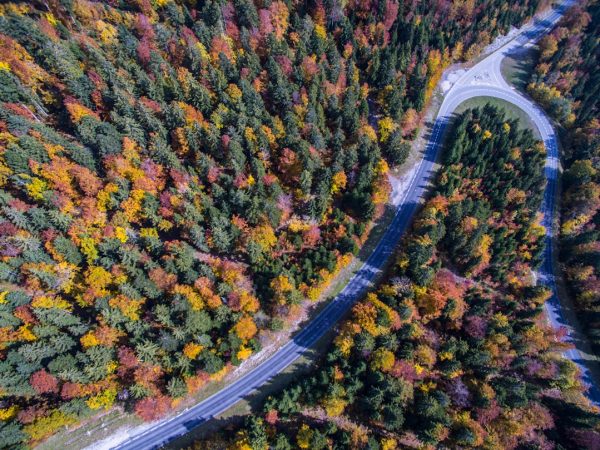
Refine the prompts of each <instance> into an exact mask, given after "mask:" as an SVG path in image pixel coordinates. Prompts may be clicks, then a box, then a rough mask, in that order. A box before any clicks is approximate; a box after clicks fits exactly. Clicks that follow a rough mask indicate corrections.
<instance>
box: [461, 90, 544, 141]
mask: <svg viewBox="0 0 600 450" xmlns="http://www.w3.org/2000/svg"><path fill="white" fill-rule="evenodd" d="M486 104H490V105H492V106H495V107H498V108H502V109H503V110H504V111H505V114H506V116H507V117H508V118H509V119H516V120H518V121H519V124H520V125H521V126H522V127H525V128H527V129H530V130H531V131H532V132H533V135H534V136H536V137H537V138H539V137H540V133H539V132H538V129H537V128H536V126H535V124H534V123H533V121H532V120H531V119H530V118H529V116H528V115H527V114H526V113H525V111H523V110H522V109H521V108H519V107H517V106H515V105H513V104H512V103H509V102H507V101H506V100H501V99H498V98H495V97H474V98H470V99H469V100H467V101H465V102H464V103H461V104H460V105H459V106H458V108H456V111H455V112H456V113H457V114H460V113H462V112H464V111H466V110H467V109H471V108H478V107H481V106H485V105H486Z"/></svg>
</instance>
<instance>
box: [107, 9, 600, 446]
mask: <svg viewBox="0 0 600 450" xmlns="http://www.w3.org/2000/svg"><path fill="white" fill-rule="evenodd" d="M573 2H574V0H568V1H564V2H562V3H560V4H559V6H558V7H556V8H554V9H552V10H550V11H548V12H547V13H545V14H543V15H542V16H541V17H538V18H537V19H535V20H534V21H532V22H530V23H529V24H528V25H526V26H524V27H523V28H521V30H519V32H518V33H517V34H516V35H515V37H514V39H512V40H511V41H510V42H508V43H507V44H505V45H504V46H502V47H500V48H498V49H497V50H495V51H494V52H493V53H491V54H490V55H488V56H487V57H485V58H484V59H483V60H481V61H480V62H479V63H477V64H476V65H474V66H473V67H472V68H471V69H469V70H468V71H466V72H465V73H464V74H463V75H462V76H461V77H460V78H459V79H458V80H457V81H456V82H455V83H454V85H453V86H452V87H451V88H450V89H449V90H448V92H447V93H446V95H445V98H444V101H443V103H442V106H441V108H440V111H439V112H438V116H437V118H436V120H435V123H434V126H433V129H432V132H431V136H430V138H429V142H428V144H427V147H426V149H425V151H424V155H423V158H422V159H421V160H420V161H419V162H418V165H417V168H416V170H415V171H414V172H413V177H412V179H411V180H410V184H409V186H408V188H407V189H406V192H405V194H404V198H403V199H402V201H401V202H400V203H399V206H398V208H397V211H396V214H395V216H394V218H393V221H392V223H391V224H390V225H389V227H388V228H387V230H386V232H385V234H384V236H383V237H382V238H381V241H380V242H379V244H378V245H377V247H376V248H375V250H374V251H373V253H372V254H371V255H370V256H369V258H368V259H367V261H366V262H365V263H364V264H363V266H362V267H361V268H360V269H359V271H358V272H357V273H356V274H355V275H354V276H353V277H352V279H351V280H350V281H349V283H348V284H347V285H346V287H345V288H344V289H343V290H342V292H341V293H340V294H338V295H337V296H336V297H335V298H334V299H333V300H332V301H331V302H330V303H329V304H328V305H327V306H326V307H325V308H324V309H323V310H322V311H321V312H320V313H319V315H318V316H317V317H315V319H314V320H312V321H311V322H310V323H309V324H308V325H307V326H306V327H305V328H304V329H303V330H302V331H300V332H299V333H298V334H297V335H296V336H295V337H294V338H293V339H292V340H291V341H289V342H288V343H287V344H285V345H284V346H283V347H281V348H280V349H279V350H278V351H277V352H276V353H274V354H273V355H272V356H271V357H270V358H268V359H267V360H265V361H264V362H262V363H261V364H260V365H258V366H257V367H255V368H254V369H253V370H252V371H250V372H248V373H247V374H245V375H244V376H242V377H241V378H239V379H238V380H236V381H235V382H233V383H231V384H230V385H228V386H227V387H225V388H223V389H222V390H221V391H219V392H217V393H216V394H214V395H213V396H211V397H209V398H207V399H206V400H204V401H202V402H200V403H198V404H196V405H195V406H193V407H191V408H189V409H187V410H185V411H183V412H181V413H180V414H178V415H176V416H173V417H171V418H168V419H165V420H163V421H160V422H157V423H156V424H155V425H154V426H153V427H151V428H149V429H147V430H145V431H143V432H140V433H137V434H134V435H133V436H131V437H129V439H127V440H126V441H124V442H122V443H121V444H120V445H118V446H117V447H115V448H117V449H122V450H141V449H150V448H157V447H160V446H162V445H165V444H167V443H168V442H170V441H172V440H174V439H176V438H178V437H180V436H182V435H184V434H186V433H188V432H189V431H190V430H191V429H193V428H195V427H196V426H198V425H200V424H201V423H203V422H206V421H208V420H210V419H211V418H213V417H215V416H218V415H219V414H221V413H222V412H224V411H225V410H227V409H228V408H230V407H231V406H233V405H234V404H235V403H237V402H238V401H239V400H241V399H242V398H244V397H246V396H248V395H249V394H250V393H252V392H253V391H255V390H256V389H258V388H259V387H261V386H262V385H263V384H265V383H266V382H268V381H269V380H270V379H271V378H273V377H274V376H276V375H277V374H279V373H280V372H281V371H283V370H284V369H285V368H286V367H288V366H289V365H290V364H291V363H293V362H294V361H295V360H296V359H297V358H298V357H300V355H302V354H303V353H304V352H305V351H306V350H307V349H308V348H310V347H311V345H312V344H314V343H315V342H316V341H317V340H318V339H319V338H320V337H321V336H323V334H324V333H325V332H326V331H327V330H328V329H329V328H331V327H332V326H333V325H335V323H336V322H338V320H340V319H341V317H342V316H343V315H344V314H345V313H346V312H347V311H348V310H349V308H350V307H351V306H352V305H353V304H354V303H355V302H356V301H357V300H358V299H360V298H361V297H362V296H363V295H364V294H365V292H366V290H367V289H368V288H369V286H370V285H371V282H372V280H373V278H374V277H375V276H376V275H377V273H378V272H379V271H380V270H381V269H382V268H383V266H384V265H385V263H386V261H387V260H388V258H389V257H390V256H391V254H392V252H393V251H394V249H395V247H396V245H397V244H398V242H399V240H400V238H401V236H402V234H403V233H404V232H405V231H406V229H407V227H408V225H409V224H410V221H411V219H412V217H413V215H414V213H415V210H416V209H417V207H418V205H419V202H420V200H421V199H422V197H423V194H424V191H425V189H426V187H427V185H428V182H429V180H430V179H431V176H432V174H433V172H434V163H435V160H436V158H437V155H438V152H439V150H440V148H441V141H442V136H443V133H444V130H445V128H446V126H447V124H448V122H449V120H450V119H451V116H452V114H453V112H454V111H455V109H456V108H457V107H458V106H459V105H460V104H461V103H463V102H464V101H465V100H468V99H469V98H473V97H480V96H485V97H496V98H500V99H502V100H506V101H508V102H510V103H513V104H514V105H516V106H518V107H519V108H521V109H522V110H523V111H525V112H526V113H527V114H528V115H529V116H530V117H531V119H532V121H533V122H534V124H535V125H536V127H537V128H538V130H539V132H540V135H541V138H542V140H543V141H544V143H545V145H546V149H547V162H546V169H545V171H546V177H547V180H548V183H547V187H546V191H545V194H544V199H543V204H542V209H541V211H542V212H543V214H544V222H543V225H544V226H545V227H546V250H545V254H544V262H543V265H542V267H541V269H540V272H539V278H538V279H539V280H540V282H541V283H544V284H545V285H547V286H548V287H549V288H551V290H552V292H553V296H552V298H551V299H550V300H549V301H548V302H547V304H546V310H547V316H548V319H549V321H550V323H551V324H552V326H554V327H556V328H558V327H566V328H567V331H568V333H567V339H569V338H570V336H572V335H573V334H574V331H573V329H572V328H571V327H570V326H569V325H568V323H567V321H566V320H565V318H564V313H563V308H561V304H560V301H559V298H558V294H557V287H556V283H555V278H554V266H553V246H552V243H553V227H552V221H553V216H554V209H555V197H556V190H557V181H558V162H559V161H558V145H557V137H556V134H555V133H554V131H553V129H552V126H551V125H550V122H549V120H548V119H547V117H546V116H545V114H544V113H543V111H542V110H541V109H540V108H539V107H537V106H536V105H535V104H533V103H532V102H531V101H529V100H528V99H527V98H525V97H524V96H522V95H521V94H519V93H518V92H517V91H516V90H515V89H514V88H512V87H511V86H509V85H508V83H507V82H506V81H505V80H504V79H503V78H502V75H501V73H500V64H501V61H502V59H503V58H504V57H505V56H506V55H507V54H508V53H510V52H512V51H514V50H516V49H518V48H520V47H523V46H524V45H526V44H527V43H529V42H531V41H534V40H536V39H538V38H539V37H540V36H542V35H543V34H544V33H546V32H547V31H548V30H549V29H550V28H551V27H552V26H553V25H554V24H555V23H556V22H557V21H558V20H559V19H560V17H561V16H562V14H563V13H564V10H565V9H566V8H567V7H568V6H570V5H571V4H572V3H573ZM565 357H567V358H569V359H571V360H573V361H574V362H575V363H576V364H578V365H579V367H580V368H581V371H582V373H583V378H584V380H585V381H586V383H587V384H589V385H590V389H589V391H588V397H589V398H590V400H591V401H592V402H593V403H595V404H597V405H599V404H600V391H599V390H598V388H597V387H596V385H595V384H593V383H592V382H591V375H590V372H589V370H588V368H587V366H586V365H584V363H583V358H582V355H581V354H580V352H579V350H577V349H575V348H574V349H571V350H568V351H567V352H565ZM132 432H133V433H134V432H135V431H134V430H132Z"/></svg>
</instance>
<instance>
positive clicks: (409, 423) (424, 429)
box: [194, 105, 600, 450]
mask: <svg viewBox="0 0 600 450" xmlns="http://www.w3.org/2000/svg"><path fill="white" fill-rule="evenodd" d="M544 157H545V149H544V147H543V145H542V144H541V142H539V141H536V140H535V139H534V138H533V136H532V133H531V131H529V130H523V129H521V128H520V127H519V124H518V123H517V122H516V121H515V120H508V119H507V118H506V116H505V115H504V112H503V110H501V109H497V108H495V107H492V106H489V105H488V106H485V107H482V108H479V109H471V110H467V111H465V112H464V113H463V114H462V115H460V116H459V117H458V118H457V119H456V122H455V123H454V125H453V126H452V129H451V131H450V132H449V137H448V142H447V144H446V149H445V153H444V157H443V159H444V160H443V168H442V169H441V171H440V173H439V175H438V178H437V181H436V184H435V187H434V192H433V193H432V195H431V197H430V198H429V200H428V201H427V203H426V204H425V205H424V207H423V209H422V210H421V211H420V212H419V213H418V215H417V217H416V219H415V222H414V223H413V225H412V229H411V231H410V232H409V233H408V235H407V236H406V237H405V238H404V241H403V244H402V246H401V248H400V252H399V255H398V258H397V261H396V262H395V264H394V266H393V268H391V270H390V272H389V273H388V274H387V277H386V280H385V281H384V282H383V284H382V285H380V286H379V287H378V288H377V289H376V290H375V291H373V292H371V293H369V294H368V295H367V297H366V298H365V299H364V300H362V301H361V302H359V303H358V304H356V305H355V306H354V308H353V310H352V313H351V316H350V317H349V318H348V319H347V320H346V321H345V322H344V323H342V324H341V326H340V331H339V333H337V335H336V337H335V338H334V340H333V342H332V343H331V345H330V347H329V350H328V352H327V355H326V356H325V357H324V358H323V360H322V361H321V363H320V365H319V366H318V367H316V368H314V369H313V371H312V373H310V374H309V375H308V376H303V377H302V379H301V380H299V381H296V382H292V384H291V385H290V386H288V387H286V388H285V389H283V390H282V391H281V392H280V393H278V394H275V395H273V396H271V397H269V398H268V399H266V400H265V401H264V404H263V405H262V412H261V414H255V415H253V416H248V418H247V419H246V421H245V423H244V424H243V425H241V426H239V427H237V428H235V429H234V430H233V432H232V430H228V431H227V432H226V433H222V434H220V435H214V436H212V437H211V438H210V439H207V440H204V441H198V442H196V443H195V445H194V448H196V449H217V448H232V449H254V450H257V449H266V448H273V449H278V450H283V449H291V448H301V449H311V450H319V449H326V448H336V449H346V448H347V449H357V448H365V449H381V450H393V449H397V448H463V449H464V448H501V449H517V448H518V449H534V448H535V449H553V448H557V449H564V448H569V449H592V448H596V446H597V444H598V442H599V439H600V420H599V416H598V415H597V414H596V413H595V412H594V410H593V409H591V408H590V407H589V405H588V403H587V399H585V397H584V396H583V395H582V392H583V391H582V387H581V385H580V382H579V381H578V370H577V367H576V366H575V364H574V363H573V362H571V361H570V360H568V359H566V358H563V357H562V356H561V350H562V349H564V344H562V343H561V340H560V336H557V334H556V333H555V332H554V331H553V330H552V328H551V327H549V325H547V323H546V321H545V320H544V319H543V315H542V311H543V305H544V302H545V301H546V300H547V299H548V297H549V296H550V292H549V291H548V290H547V289H546V288H544V287H543V286H537V285H536V284H535V280H534V279H533V277H532V276H531V271H532V270H533V269H535V268H536V266H537V265H538V263H539V256H538V255H539V254H540V251H541V250H542V249H541V247H542V246H543V242H544V241H543V234H544V233H543V229H540V225H539V216H538V214H537V210H538V208H539V206H540V204H541V198H542V197H541V195H542V192H543V188H544V185H545V182H544V177H543V168H544ZM498 186H503V187H505V188H506V192H502V191H501V190H500V189H498ZM515 254H518V255H519V256H518V257H515V256H514V255H515Z"/></svg>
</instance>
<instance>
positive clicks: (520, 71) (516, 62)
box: [500, 47, 538, 92]
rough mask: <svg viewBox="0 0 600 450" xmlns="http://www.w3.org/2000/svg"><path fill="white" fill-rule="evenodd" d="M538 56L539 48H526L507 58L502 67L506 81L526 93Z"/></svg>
mask: <svg viewBox="0 0 600 450" xmlns="http://www.w3.org/2000/svg"><path fill="white" fill-rule="evenodd" d="M537 54H538V49H537V47H525V48H520V49H518V50H516V51H514V52H513V53H511V54H509V55H507V56H505V57H504V59H503V60H502V64H501V66H500V71H501V73H502V76H503V77H504V79H505V80H506V81H507V82H509V83H510V84H512V85H513V86H514V87H516V88H517V89H519V90H520V91H523V92H525V89H526V87H527V84H528V83H529V78H530V76H531V73H532V72H533V69H534V68H535V62H536V61H537Z"/></svg>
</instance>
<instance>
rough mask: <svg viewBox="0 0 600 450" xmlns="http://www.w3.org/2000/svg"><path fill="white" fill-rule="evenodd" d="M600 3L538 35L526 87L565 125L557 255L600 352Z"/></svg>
mask: <svg viewBox="0 0 600 450" xmlns="http://www.w3.org/2000/svg"><path fill="white" fill-rule="evenodd" d="M598 67H600V4H599V3H598V2H597V1H588V2H582V3H581V4H578V5H577V6H575V7H573V8H572V9H570V10H569V12H568V13H567V15H566V16H565V17H564V18H563V20H562V21H561V22H560V23H559V25H558V27H557V28H556V29H555V30H554V31H552V33H550V34H549V35H548V36H546V37H545V38H543V39H542V40H541V42H540V53H539V56H538V60H537V65H536V67H535V70H534V72H533V74H532V77H531V78H532V79H531V83H530V84H529V86H528V91H529V92H530V94H531V95H532V96H533V98H534V99H536V100H537V101H539V102H540V103H541V104H542V105H543V106H544V107H545V109H546V110H547V111H548V112H549V113H550V115H551V116H552V117H553V118H554V119H555V120H556V121H558V122H559V123H560V124H561V125H562V127H563V129H562V133H561V142H562V144H563V149H562V150H563V152H562V153H563V165H564V175H563V177H562V181H563V193H562V217H561V218H562V221H561V261H562V264H563V266H564V273H565V275H566V277H565V278H566V280H567V283H568V287H569V290H570V292H571V294H572V296H573V298H574V300H575V304H576V307H577V309H578V313H579V314H578V316H579V319H580V321H581V322H582V324H583V326H584V327H585V328H586V332H587V335H588V337H589V340H590V342H591V344H592V346H593V348H594V350H595V352H596V354H600V122H599V120H600V119H599V113H600V111H599V106H600V73H599V72H598Z"/></svg>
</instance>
